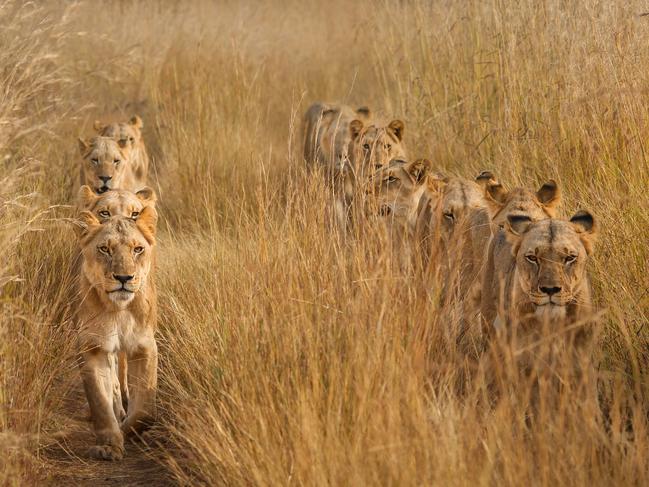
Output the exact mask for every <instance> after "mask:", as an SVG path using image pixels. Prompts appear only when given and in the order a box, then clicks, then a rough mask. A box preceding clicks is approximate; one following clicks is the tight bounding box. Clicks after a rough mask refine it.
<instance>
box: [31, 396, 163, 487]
mask: <svg viewBox="0 0 649 487" xmlns="http://www.w3.org/2000/svg"><path fill="white" fill-rule="evenodd" d="M65 410H66V413H67V414H68V416H67V418H66V425H65V428H64V431H62V432H61V433H60V434H59V435H58V441H57V443H56V444H54V445H52V446H51V447H49V448H46V449H45V450H44V451H43V459H44V460H45V463H46V467H45V468H44V469H43V473H42V476H41V478H40V482H39V485H52V486H55V485H56V486H59V485H60V486H68V485H69V486H75V487H77V486H93V487H101V486H114V485H121V486H144V485H146V486H148V487H154V486H156V487H157V486H170V485H175V484H174V483H173V482H172V481H171V480H170V478H169V477H168V475H167V474H166V471H165V468H164V467H163V466H162V465H161V464H160V463H159V461H157V460H156V455H158V456H159V454H160V449H159V448H156V447H154V446H150V445H152V444H153V443H154V441H153V440H148V441H149V445H147V444H146V443H144V442H141V441H139V442H137V443H133V442H130V441H128V440H127V442H126V445H125V446H126V454H125V455H124V459H123V460H122V461H120V462H105V461H100V460H94V459H92V458H90V457H89V456H88V448H89V447H90V446H91V445H92V444H94V436H93V434H92V431H91V425H90V422H89V420H88V405H87V402H86V399H85V397H84V395H83V391H82V389H81V387H79V388H78V389H75V390H74V391H73V392H72V393H71V394H70V396H69V398H68V400H67V403H66V407H65Z"/></svg>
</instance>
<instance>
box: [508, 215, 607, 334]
mask: <svg viewBox="0 0 649 487" xmlns="http://www.w3.org/2000/svg"><path fill="white" fill-rule="evenodd" d="M505 234H506V238H507V240H508V241H509V242H510V243H511V251H512V256H513V258H512V267H511V269H510V270H509V271H508V272H507V273H506V276H505V287H504V292H503V294H502V296H501V297H500V298H499V303H498V304H499V306H498V309H499V310H502V314H501V313H499V316H498V318H499V321H500V322H501V323H504V324H509V325H511V326H516V327H518V331H517V333H518V334H519V335H520V334H521V333H523V332H525V333H527V332H532V333H534V334H536V333H537V332H538V331H539V330H540V329H541V328H542V327H543V326H548V325H550V326H555V325H559V324H570V323H574V322H576V321H582V320H585V319H587V318H588V317H589V316H590V315H591V314H592V301H591V290H590V284H589V280H588V276H587V271H586V263H587V261H588V259H589V257H590V255H592V252H593V243H594V240H595V236H596V225H595V220H594V218H593V217H592V215H590V213H588V212H584V211H581V212H578V213H577V214H575V215H574V216H573V217H572V218H571V219H570V221H565V220H559V219H555V218H551V219H545V220H540V221H537V222H530V221H529V220H528V219H526V218H524V217H520V216H513V217H509V219H508V222H507V223H506V225H505Z"/></svg>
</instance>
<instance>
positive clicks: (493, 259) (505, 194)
mask: <svg viewBox="0 0 649 487" xmlns="http://www.w3.org/2000/svg"><path fill="white" fill-rule="evenodd" d="M485 198H486V200H487V203H488V206H489V211H490V218H491V222H492V237H491V240H490V242H489V247H488V249H487V255H486V260H485V265H484V270H483V273H482V278H481V279H482V283H481V286H480V287H481V293H480V301H481V302H480V315H481V320H482V323H483V325H484V326H485V327H486V328H487V331H489V330H490V328H491V325H493V323H494V319H495V318H496V302H497V299H498V296H499V295H500V293H501V285H502V282H503V280H504V275H505V273H506V272H507V270H508V269H509V268H510V267H511V266H512V252H511V245H510V244H509V242H508V241H507V239H506V238H505V232H504V229H503V227H504V225H505V223H506V222H507V220H508V218H509V217H526V218H528V219H529V221H538V220H543V219H546V218H553V217H555V216H556V210H557V207H558V206H559V203H560V202H561V191H560V190H559V187H558V186H557V183H556V182H555V181H553V180H550V181H547V182H546V183H544V184H543V185H542V186H541V187H540V188H539V190H538V191H536V192H533V191H531V190H529V189H526V188H514V189H512V190H510V191H507V190H506V189H504V188H503V186H502V185H501V184H498V183H495V184H488V185H487V186H486V187H485Z"/></svg>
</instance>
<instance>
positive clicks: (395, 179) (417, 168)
mask: <svg viewBox="0 0 649 487" xmlns="http://www.w3.org/2000/svg"><path fill="white" fill-rule="evenodd" d="M431 169H432V162H431V161H429V160H428V159H417V160H416V161H414V162H407V161H405V160H403V159H393V160H392V161H390V163H389V164H387V165H386V166H383V167H381V168H380V169H378V170H377V171H376V172H375V173H373V174H372V175H371V176H370V178H369V180H368V182H367V183H366V189H365V195H366V201H365V207H366V211H367V212H368V213H369V214H370V215H380V216H381V217H383V219H384V220H385V221H386V222H387V223H388V224H389V225H390V226H392V227H397V228H399V229H400V231H401V232H405V233H408V234H413V233H414V230H415V223H416V219H417V208H418V205H419V199H420V198H421V195H422V194H423V192H424V191H425V189H426V185H425V181H426V177H427V175H428V174H429V173H430V172H431Z"/></svg>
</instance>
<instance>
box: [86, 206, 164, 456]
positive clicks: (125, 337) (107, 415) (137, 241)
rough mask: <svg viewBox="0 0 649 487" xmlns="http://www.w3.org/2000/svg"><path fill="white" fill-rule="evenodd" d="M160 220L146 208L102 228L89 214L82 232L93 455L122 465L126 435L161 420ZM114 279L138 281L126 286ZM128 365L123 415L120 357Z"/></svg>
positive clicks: (88, 388)
mask: <svg viewBox="0 0 649 487" xmlns="http://www.w3.org/2000/svg"><path fill="white" fill-rule="evenodd" d="M156 221H157V216H156V213H155V210H154V209H153V208H151V207H145V208H144V209H143V210H142V213H141V214H140V215H139V217H138V219H137V220H135V221H134V220H132V219H131V218H125V217H122V216H116V217H112V218H110V219H108V220H107V221H106V222H105V223H103V224H102V223H101V222H100V221H99V220H98V219H97V218H96V217H95V216H94V215H93V214H92V213H90V212H88V211H83V212H81V214H80V217H79V221H78V224H77V227H76V229H77V233H78V237H79V242H80V245H81V249H82V254H83V263H82V267H81V275H80V277H79V295H80V298H81V303H80V305H79V309H78V311H77V319H78V323H79V335H78V341H79V353H80V356H81V376H82V379H83V384H84V389H85V391H86V397H87V399H88V404H89V405H90V411H91V416H92V421H93V426H94V431H95V435H96V440H97V444H96V446H94V447H93V448H91V455H93V456H94V457H96V458H101V459H106V460H118V459H121V458H122V456H123V454H124V434H128V433H130V432H132V431H139V430H140V429H141V428H142V427H144V426H145V425H146V424H147V422H149V421H151V420H152V419H153V418H154V417H155V394H156V387H157V360H158V355H157V346H156V342H155V338H154V333H155V329H156V313H157V299H156V289H155V284H154V282H153V262H154V259H153V253H154V248H155V229H156ZM115 276H132V278H131V279H130V280H128V281H126V282H125V283H124V284H122V282H120V280H119V279H117V278H116V277H115ZM121 351H123V352H125V353H126V357H127V359H128V384H129V388H130V400H129V402H128V411H127V413H126V414H125V413H124V410H123V407H122V401H121V397H120V384H119V379H118V377H117V364H116V362H117V354H118V353H119V352H121Z"/></svg>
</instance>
